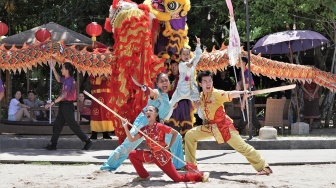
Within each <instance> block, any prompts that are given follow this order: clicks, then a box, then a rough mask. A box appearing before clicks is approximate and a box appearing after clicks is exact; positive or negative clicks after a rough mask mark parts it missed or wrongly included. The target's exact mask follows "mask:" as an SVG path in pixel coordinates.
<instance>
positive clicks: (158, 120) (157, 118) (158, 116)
mask: <svg viewBox="0 0 336 188" xmlns="http://www.w3.org/2000/svg"><path fill="white" fill-rule="evenodd" d="M148 107H154V110H155V112H156V113H158V115H157V116H156V122H160V115H159V109H158V107H156V106H152V105H149V106H147V108H148Z"/></svg>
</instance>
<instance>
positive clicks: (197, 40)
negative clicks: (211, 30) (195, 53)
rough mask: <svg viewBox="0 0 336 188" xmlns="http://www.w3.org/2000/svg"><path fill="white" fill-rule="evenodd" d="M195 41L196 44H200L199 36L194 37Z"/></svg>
mask: <svg viewBox="0 0 336 188" xmlns="http://www.w3.org/2000/svg"><path fill="white" fill-rule="evenodd" d="M196 42H197V44H199V45H200V44H201V39H200V38H198V37H196Z"/></svg>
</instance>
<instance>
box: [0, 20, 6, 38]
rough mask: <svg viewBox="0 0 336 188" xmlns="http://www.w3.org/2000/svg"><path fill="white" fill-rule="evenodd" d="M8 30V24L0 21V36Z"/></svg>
mask: <svg viewBox="0 0 336 188" xmlns="http://www.w3.org/2000/svg"><path fill="white" fill-rule="evenodd" d="M7 32H8V26H7V25H6V24H5V23H3V22H1V21H0V37H1V36H4V35H6V34H7Z"/></svg>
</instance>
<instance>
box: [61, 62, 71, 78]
mask: <svg viewBox="0 0 336 188" xmlns="http://www.w3.org/2000/svg"><path fill="white" fill-rule="evenodd" d="M62 66H64V68H65V69H66V70H68V71H69V75H70V76H73V74H74V67H73V66H72V65H71V63H69V62H66V63H64V64H63V65H62Z"/></svg>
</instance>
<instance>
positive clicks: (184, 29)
mask: <svg viewBox="0 0 336 188" xmlns="http://www.w3.org/2000/svg"><path fill="white" fill-rule="evenodd" d="M189 10H190V0H145V1H144V3H143V4H140V5H138V4H136V3H134V2H132V1H130V0H114V1H113V2H112V5H111V7H110V11H109V13H110V14H109V18H107V19H106V23H105V29H106V30H108V31H111V32H112V33H113V38H114V41H115V43H114V45H113V47H112V49H113V50H110V49H106V50H104V51H103V52H102V51H101V50H98V49H94V50H88V49H87V48H84V49H79V48H78V46H75V45H74V46H66V45H64V43H63V42H62V41H58V42H52V41H46V42H44V43H40V42H36V43H35V44H33V45H31V46H28V45H23V47H22V48H16V47H15V46H12V47H11V48H9V49H8V48H6V47H5V46H4V44H3V45H1V46H0V68H1V69H2V70H10V71H14V72H15V71H19V72H20V71H22V70H23V71H27V70H29V69H32V67H34V66H38V65H42V64H47V61H49V60H50V59H51V58H52V59H55V60H56V61H58V62H61V63H62V62H65V61H68V62H71V63H72V64H73V65H74V66H75V67H76V69H77V70H78V71H80V72H82V73H88V74H89V75H93V76H102V75H105V76H107V77H109V78H110V79H111V87H112V88H111V90H112V91H113V92H112V93H111V100H110V101H111V103H113V104H114V108H113V110H114V111H116V112H118V113H119V114H120V115H121V116H123V117H126V118H127V119H128V120H129V121H131V122H132V121H133V120H134V119H135V118H136V116H137V115H138V114H139V113H140V112H141V110H142V108H143V106H145V104H146V103H147V96H145V95H144V94H143V93H142V92H141V91H139V89H138V88H137V87H136V86H135V85H134V84H133V82H132V81H131V78H132V77H134V78H135V79H136V80H138V81H139V82H140V83H141V84H146V85H149V86H153V82H154V80H153V79H154V78H155V76H156V75H157V74H158V73H159V72H163V71H165V67H164V62H165V61H166V60H167V59H173V60H177V61H178V59H179V52H180V50H181V49H182V48H183V47H186V46H188V42H189V39H188V37H187V34H188V26H187V24H186V16H187V13H188V11H189ZM242 53H243V54H244V55H246V52H242ZM250 62H251V71H252V72H253V73H254V74H256V75H263V76H267V77H270V78H280V79H289V80H296V81H308V82H310V81H314V82H316V83H317V84H319V85H320V86H323V87H326V88H328V89H330V90H331V91H333V92H335V91H336V76H335V75H333V74H331V73H328V72H324V71H321V70H319V69H317V68H314V67H310V66H303V65H295V64H288V63H283V62H278V61H274V60H270V59H267V58H263V57H261V56H257V55H253V54H252V55H251V60H250ZM229 65H230V64H229V56H228V52H227V47H225V46H223V47H222V48H221V49H220V50H213V51H212V52H204V53H203V54H202V56H201V59H200V62H199V63H198V65H197V67H196V69H197V70H210V71H213V72H216V71H217V70H223V69H226V68H227V66H229ZM236 66H239V65H238V64H237V65H236ZM130 109H132V110H130ZM113 125H114V126H115V127H116V126H119V125H120V126H121V122H120V120H119V119H114V120H113Z"/></svg>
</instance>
